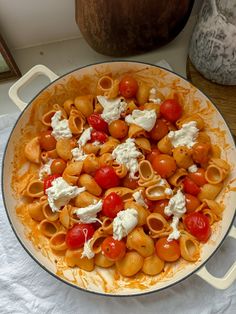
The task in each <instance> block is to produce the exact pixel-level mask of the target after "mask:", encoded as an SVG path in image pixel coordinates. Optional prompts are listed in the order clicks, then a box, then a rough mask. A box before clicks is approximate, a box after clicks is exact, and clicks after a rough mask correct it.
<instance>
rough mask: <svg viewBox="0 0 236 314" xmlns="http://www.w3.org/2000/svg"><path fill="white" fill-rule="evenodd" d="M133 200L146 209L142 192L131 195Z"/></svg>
mask: <svg viewBox="0 0 236 314" xmlns="http://www.w3.org/2000/svg"><path fill="white" fill-rule="evenodd" d="M133 198H134V200H135V202H136V203H137V204H139V205H141V206H143V207H144V208H148V206H147V204H146V203H145V200H144V198H143V195H142V192H141V191H136V192H134V193H133Z"/></svg>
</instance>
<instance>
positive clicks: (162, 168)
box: [152, 154, 176, 178]
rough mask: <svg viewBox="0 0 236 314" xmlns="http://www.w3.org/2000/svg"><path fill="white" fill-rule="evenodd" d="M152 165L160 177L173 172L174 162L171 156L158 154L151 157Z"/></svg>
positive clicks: (167, 175)
mask: <svg viewBox="0 0 236 314" xmlns="http://www.w3.org/2000/svg"><path fill="white" fill-rule="evenodd" d="M152 167H153V169H154V170H155V171H156V172H157V173H158V174H159V175H160V176H161V177H162V178H168V177H170V176H171V175H172V174H174V172H175V170H176V162H175V160H174V158H173V157H171V156H169V155H166V154H160V155H158V156H156V157H155V158H153V161H152Z"/></svg>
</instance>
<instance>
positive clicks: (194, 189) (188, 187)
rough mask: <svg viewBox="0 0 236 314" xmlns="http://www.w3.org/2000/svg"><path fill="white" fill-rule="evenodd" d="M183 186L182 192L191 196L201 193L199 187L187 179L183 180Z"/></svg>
mask: <svg viewBox="0 0 236 314" xmlns="http://www.w3.org/2000/svg"><path fill="white" fill-rule="evenodd" d="M183 186H184V192H186V193H189V194H192V195H198V193H200V191H201V189H200V188H199V186H198V185H197V184H196V183H195V182H194V181H193V180H192V179H190V178H189V177H185V178H184V180H183Z"/></svg>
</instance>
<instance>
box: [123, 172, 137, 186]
mask: <svg viewBox="0 0 236 314" xmlns="http://www.w3.org/2000/svg"><path fill="white" fill-rule="evenodd" d="M122 185H123V186H124V187H126V188H129V189H131V190H135V189H136V188H137V187H138V186H139V185H138V180H133V179H131V178H130V176H129V174H128V175H127V176H125V177H124V179H123V180H122Z"/></svg>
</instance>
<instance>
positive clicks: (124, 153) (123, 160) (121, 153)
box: [112, 138, 142, 179]
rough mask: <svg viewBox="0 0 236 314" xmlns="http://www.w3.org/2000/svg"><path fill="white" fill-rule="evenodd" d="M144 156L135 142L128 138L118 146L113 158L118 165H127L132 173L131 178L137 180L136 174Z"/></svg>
mask: <svg viewBox="0 0 236 314" xmlns="http://www.w3.org/2000/svg"><path fill="white" fill-rule="evenodd" d="M141 155H142V154H141V152H140V151H139V150H138V149H137V147H136V146H135V140H134V139H133V138H128V139H127V140H126V141H125V142H124V143H122V144H120V145H118V146H116V148H115V149H114V150H113V152H112V157H113V158H114V159H115V160H116V162H117V163H118V164H122V165H125V166H126V167H127V169H128V170H129V171H130V174H129V175H130V177H131V178H132V179H137V178H136V177H135V173H136V172H137V171H138V160H137V158H138V157H140V156H141Z"/></svg>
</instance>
